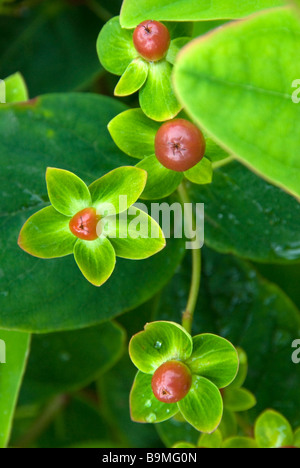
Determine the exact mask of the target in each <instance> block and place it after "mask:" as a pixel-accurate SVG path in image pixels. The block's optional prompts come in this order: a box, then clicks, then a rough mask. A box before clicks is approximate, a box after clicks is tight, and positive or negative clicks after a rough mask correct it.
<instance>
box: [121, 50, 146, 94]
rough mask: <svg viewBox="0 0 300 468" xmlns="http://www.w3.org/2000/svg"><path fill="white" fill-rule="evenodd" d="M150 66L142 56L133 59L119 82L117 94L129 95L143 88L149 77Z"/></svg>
mask: <svg viewBox="0 0 300 468" xmlns="http://www.w3.org/2000/svg"><path fill="white" fill-rule="evenodd" d="M148 67H149V65H148V63H146V62H145V61H144V60H143V59H141V58H137V59H135V60H133V61H132V62H131V63H130V64H129V65H128V67H127V68H126V70H125V72H124V73H123V75H122V77H121V79H120V81H119V82H118V84H117V86H116V88H115V96H120V97H122V96H129V95H130V94H133V93H135V92H137V91H138V90H139V89H141V87H142V86H143V85H144V83H145V81H146V79H147V77H148Z"/></svg>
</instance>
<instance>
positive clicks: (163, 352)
mask: <svg viewBox="0 0 300 468" xmlns="http://www.w3.org/2000/svg"><path fill="white" fill-rule="evenodd" d="M192 347H193V341H192V338H191V336H190V335H189V333H187V332H186V331H185V329H184V328H183V327H181V326H180V325H178V324H177V323H173V322H163V321H161V322H152V323H147V325H145V329H144V331H142V332H140V333H137V334H136V335H134V336H133V337H132V338H131V341H130V343H129V354H130V357H131V359H132V362H133V363H134V365H135V366H136V367H137V368H138V369H139V370H141V371H142V372H145V373H146V374H153V373H154V372H155V371H156V369H157V368H158V367H159V366H160V365H161V364H163V363H164V362H166V361H170V360H171V359H177V360H179V361H185V360H186V359H188V358H189V357H190V355H191V353H192Z"/></svg>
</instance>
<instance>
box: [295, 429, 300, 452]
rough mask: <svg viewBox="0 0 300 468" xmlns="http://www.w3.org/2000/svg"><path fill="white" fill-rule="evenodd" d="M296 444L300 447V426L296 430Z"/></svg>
mask: <svg viewBox="0 0 300 468" xmlns="http://www.w3.org/2000/svg"><path fill="white" fill-rule="evenodd" d="M294 445H295V447H298V448H300V427H299V428H298V429H297V430H296V432H295V437H294Z"/></svg>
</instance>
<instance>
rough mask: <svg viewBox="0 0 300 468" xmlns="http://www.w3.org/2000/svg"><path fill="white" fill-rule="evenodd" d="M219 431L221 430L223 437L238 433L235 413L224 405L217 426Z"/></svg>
mask: <svg viewBox="0 0 300 468" xmlns="http://www.w3.org/2000/svg"><path fill="white" fill-rule="evenodd" d="M219 431H220V432H221V434H222V436H223V439H227V438H228V437H233V436H236V435H237V433H238V424H237V420H236V415H235V414H234V413H233V412H232V411H229V410H228V409H227V408H226V407H224V410H223V417H222V421H221V424H220V426H219Z"/></svg>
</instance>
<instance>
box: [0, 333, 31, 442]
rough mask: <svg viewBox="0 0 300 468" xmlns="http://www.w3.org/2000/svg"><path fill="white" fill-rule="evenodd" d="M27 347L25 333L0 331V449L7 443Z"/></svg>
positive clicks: (28, 343)
mask: <svg viewBox="0 0 300 468" xmlns="http://www.w3.org/2000/svg"><path fill="white" fill-rule="evenodd" d="M1 340H2V341H1ZM29 346H30V335H28V334H27V333H18V332H14V331H6V330H0V382H1V385H0V421H1V426H0V448H5V447H6V446H7V444H8V441H9V437H10V432H11V428H12V423H13V417H14V411H15V406H16V404H17V399H18V395H19V390H20V387H21V383H22V379H23V373H24V370H25V366H26V361H27V357H28V352H29ZM5 356H6V359H5V360H4V362H6V364H5V363H4V362H3V358H5Z"/></svg>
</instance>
